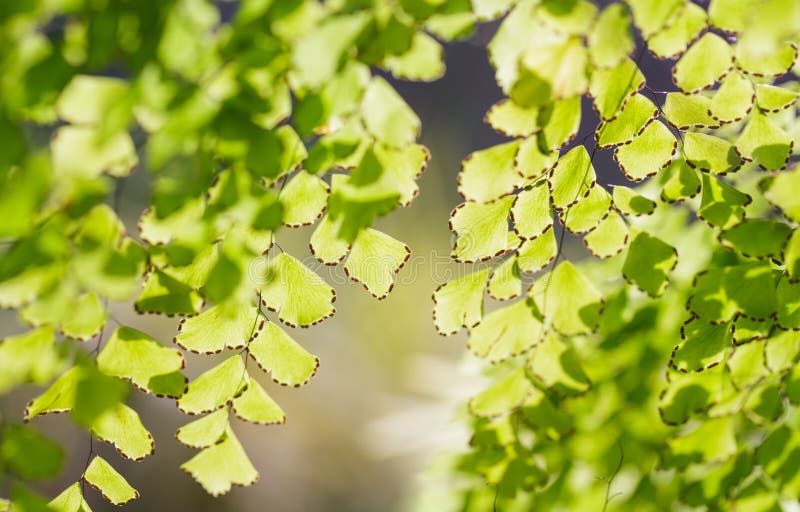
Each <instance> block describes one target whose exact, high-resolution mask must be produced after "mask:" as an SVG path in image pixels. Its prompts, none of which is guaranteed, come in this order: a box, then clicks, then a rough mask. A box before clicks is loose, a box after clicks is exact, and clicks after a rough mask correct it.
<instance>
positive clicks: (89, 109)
mask: <svg viewBox="0 0 800 512" xmlns="http://www.w3.org/2000/svg"><path fill="white" fill-rule="evenodd" d="M128 94H129V92H128V83H127V82H126V81H124V80H120V79H119V78H111V77H104V76H89V75H77V76H75V77H73V78H72V80H70V82H69V84H67V86H66V87H65V88H64V90H63V91H62V92H61V96H59V98H58V103H57V105H56V110H58V115H59V117H60V118H61V119H63V120H64V121H66V122H68V123H74V124H88V125H95V126H103V127H104V128H105V129H106V130H107V131H108V132H113V131H115V130H124V129H125V128H126V127H127V123H128V120H129V119H130V116H131V104H130V97H129V96H128Z"/></svg>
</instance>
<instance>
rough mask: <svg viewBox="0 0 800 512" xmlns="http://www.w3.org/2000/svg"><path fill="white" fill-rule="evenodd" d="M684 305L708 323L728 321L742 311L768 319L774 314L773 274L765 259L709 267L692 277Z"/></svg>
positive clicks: (748, 314) (742, 312)
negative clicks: (691, 288) (763, 260)
mask: <svg viewBox="0 0 800 512" xmlns="http://www.w3.org/2000/svg"><path fill="white" fill-rule="evenodd" d="M687 306H688V307H689V309H690V310H691V311H693V312H694V313H695V314H697V315H699V316H700V318H702V319H703V320H706V321H709V322H718V323H721V322H728V321H730V320H731V319H732V318H733V317H734V315H736V314H737V313H741V314H743V315H747V316H749V317H751V318H756V319H758V318H767V317H769V316H770V315H772V314H773V313H775V308H776V302H775V275H774V272H773V270H772V268H771V267H770V265H769V264H768V263H766V262H754V263H746V264H741V265H735V266H731V267H722V268H712V269H709V270H707V271H705V272H703V273H701V274H699V275H698V276H697V277H696V278H695V284H694V289H693V290H692V293H691V295H690V296H689V302H688V303H687Z"/></svg>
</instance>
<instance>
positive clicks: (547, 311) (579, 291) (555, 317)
mask: <svg viewBox="0 0 800 512" xmlns="http://www.w3.org/2000/svg"><path fill="white" fill-rule="evenodd" d="M529 295H530V296H531V297H533V299H534V300H535V301H536V306H537V307H538V308H539V310H540V311H541V313H542V315H543V316H544V318H545V321H546V322H545V323H546V324H552V326H553V327H554V328H555V329H556V330H557V331H558V332H560V333H561V334H563V335H564V336H574V335H576V334H588V333H590V332H592V331H594V330H595V329H596V328H597V325H598V323H599V321H600V312H601V311H602V309H603V297H602V295H600V292H598V291H597V290H596V289H595V287H594V285H592V283H591V282H590V281H589V280H588V279H586V277H584V276H583V274H581V273H580V272H579V271H578V269H577V268H575V267H574V266H573V265H572V263H570V262H568V261H563V262H561V263H560V264H559V265H558V266H557V267H556V268H555V269H554V270H553V271H552V272H550V273H548V274H545V275H543V276H542V277H541V278H539V279H538V280H537V281H536V282H535V283H534V285H533V287H532V288H531V290H530V292H529Z"/></svg>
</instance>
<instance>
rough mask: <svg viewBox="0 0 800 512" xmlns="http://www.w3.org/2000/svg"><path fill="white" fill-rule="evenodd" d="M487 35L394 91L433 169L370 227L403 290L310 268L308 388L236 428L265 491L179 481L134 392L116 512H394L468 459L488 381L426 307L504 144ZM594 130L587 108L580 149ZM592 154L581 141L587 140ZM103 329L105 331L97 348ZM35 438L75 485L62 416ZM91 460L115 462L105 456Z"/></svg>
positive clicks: (656, 83) (605, 161)
mask: <svg viewBox="0 0 800 512" xmlns="http://www.w3.org/2000/svg"><path fill="white" fill-rule="evenodd" d="M495 29H496V25H484V26H481V27H480V28H479V30H478V32H477V33H476V34H475V35H474V36H473V37H472V38H471V39H469V40H467V41H463V42H459V43H455V44H450V45H448V46H447V47H446V64H447V73H446V75H445V77H444V78H442V79H440V80H438V81H436V82H434V83H428V84H425V83H410V82H398V81H396V80H391V81H392V82H393V84H394V85H395V87H397V89H398V91H399V92H400V93H401V94H402V95H403V97H404V98H405V99H406V101H407V102H408V103H409V104H410V105H411V106H412V108H414V110H415V111H416V112H417V114H418V115H419V116H420V118H421V119H422V126H423V131H422V139H421V141H422V143H423V144H425V145H426V146H427V147H428V148H429V149H430V152H431V155H432V159H431V161H430V165H429V167H428V169H427V171H426V172H425V173H424V174H423V176H422V177H421V179H420V181H419V185H420V188H421V193H420V195H419V197H418V198H417V199H416V200H415V201H414V202H413V203H412V205H411V206H410V207H409V208H405V209H402V210H399V211H396V212H394V213H393V214H391V215H390V216H388V217H387V218H383V219H380V220H379V221H378V224H377V227H378V228H379V229H382V230H384V231H385V232H387V233H389V234H390V235H392V236H394V237H395V238H397V239H399V240H402V241H404V242H406V243H407V244H408V245H409V246H410V247H411V249H412V251H413V256H412V259H411V260H410V261H409V263H408V264H407V265H406V266H405V267H404V268H403V269H402V270H401V271H400V274H399V276H398V281H399V282H398V286H396V287H395V289H394V291H393V292H392V293H391V294H390V295H389V297H388V298H387V299H386V300H383V301H377V300H375V299H373V298H372V297H371V296H370V295H369V294H368V293H367V292H365V291H364V290H363V288H362V287H361V286H360V285H358V284H355V283H347V284H343V283H342V282H341V281H342V279H341V275H342V274H341V269H338V270H337V269H333V270H331V269H330V268H328V267H324V266H319V267H318V268H317V269H318V271H319V272H320V273H321V274H322V275H323V277H325V278H326V279H328V280H329V282H332V283H334V282H335V283H338V284H336V285H335V287H336V289H337V290H336V291H337V295H338V297H337V301H336V307H337V314H336V315H335V316H334V317H333V318H331V319H329V320H327V321H325V322H324V323H322V324H321V325H318V326H315V327H312V328H310V329H289V328H287V330H288V331H289V332H290V334H291V335H292V336H294V337H295V338H296V339H297V340H298V341H299V342H300V343H301V344H302V345H303V346H304V347H305V348H306V349H307V350H309V351H310V352H312V353H314V354H316V355H317V356H319V357H320V359H321V366H320V368H319V371H318V373H317V375H316V376H315V377H314V378H313V379H312V380H311V381H310V382H309V383H308V384H307V385H306V386H304V387H301V388H298V389H293V388H292V389H287V388H283V387H280V386H278V385H277V384H274V383H273V382H272V381H271V380H270V379H269V378H268V377H267V376H266V375H264V374H262V375H261V379H260V381H261V383H262V384H263V385H264V387H265V389H266V390H267V391H268V392H269V393H270V394H271V395H272V396H273V398H275V399H276V400H277V401H278V403H279V404H280V405H281V406H282V407H283V409H284V411H285V412H286V415H287V418H288V419H287V423H286V424H284V425H279V426H268V427H264V426H258V425H251V424H247V423H244V422H241V421H238V420H236V422H235V424H234V428H235V429H236V431H237V434H238V435H239V437H240V439H241V441H242V443H243V445H244V446H245V449H246V451H247V453H248V454H249V455H250V457H251V459H252V461H253V464H254V465H255V466H256V468H257V469H258V470H259V472H260V473H261V479H260V481H259V482H258V483H256V484H255V485H253V486H251V487H248V488H234V489H233V490H232V491H231V492H230V493H229V494H227V495H225V496H222V497H220V498H211V497H209V496H208V495H207V494H206V493H205V492H204V491H203V489H202V488H201V487H200V485H198V484H197V483H195V482H194V481H193V480H192V478H191V477H190V476H189V475H188V474H186V473H184V472H183V471H181V470H180V469H179V465H180V464H181V463H182V462H184V461H186V460H188V459H189V458H191V457H192V456H193V455H194V454H195V453H196V451H195V450H193V449H190V448H186V447H184V446H182V445H180V444H179V443H178V442H177V441H176V440H175V431H176V430H177V428H178V427H180V426H181V425H183V424H184V423H186V422H188V421H189V417H187V416H184V415H182V414H181V413H180V412H179V411H178V409H177V408H176V407H175V404H174V402H173V401H172V400H168V399H158V398H154V397H152V396H145V395H143V394H141V393H138V392H136V391H134V392H133V394H132V400H133V402H134V404H133V406H134V408H135V409H136V410H137V411H139V412H140V414H141V416H142V420H143V421H144V423H145V426H146V427H147V428H149V429H150V430H151V432H152V433H153V435H154V437H155V440H156V453H155V455H153V456H150V457H147V458H146V459H144V461H142V462H137V463H135V462H130V461H124V460H121V459H120V458H119V457H117V456H116V455H110V454H109V456H110V457H111V460H114V464H115V466H116V467H117V468H118V469H119V470H120V471H121V472H122V473H123V474H124V475H125V476H126V477H127V478H128V480H129V482H130V483H131V484H132V485H133V486H134V487H136V488H137V489H138V490H139V492H140V493H141V496H142V497H141V498H140V499H139V500H136V501H134V502H132V503H130V504H129V505H127V506H126V507H125V508H126V510H131V511H165V510H193V511H206V510H209V511H210V510H214V511H225V510H235V511H239V512H247V511H256V510H258V511H265V510H268V511H280V512H295V511H319V512H325V511H337V512H347V511H395V510H404V509H405V508H406V507H407V505H408V504H409V503H410V500H411V499H412V496H413V494H414V492H415V486H416V485H417V484H418V481H419V478H421V477H420V473H421V472H422V470H423V468H424V467H425V464H426V463H427V462H428V461H429V459H430V458H431V457H432V456H433V455H435V453H436V452H438V451H440V450H443V449H445V450H446V449H453V450H459V449H461V448H462V447H464V446H465V444H466V442H467V432H466V429H465V424H463V423H462V422H461V421H459V415H460V414H462V413H463V412H462V411H463V408H464V404H465V402H466V401H467V399H468V398H469V397H470V396H471V395H473V394H475V393H476V392H478V391H479V390H481V389H482V388H483V387H485V382H484V381H483V379H482V377H481V374H480V365H479V364H478V363H477V361H476V360H475V359H473V358H471V357H470V356H469V355H468V354H467V352H466V350H465V342H466V336H465V334H463V333H462V334H459V335H457V336H453V337H451V338H443V337H441V336H439V335H438V334H437V333H436V331H435V329H434V326H433V322H432V320H431V311H432V300H431V293H432V292H433V290H434V289H435V288H436V287H437V286H438V285H439V284H441V283H443V282H444V281H446V280H447V279H448V276H449V275H452V273H453V272H456V271H458V269H457V268H456V267H455V264H453V263H451V262H450V261H449V257H448V255H449V252H450V247H449V242H450V240H451V239H450V233H449V230H448V225H447V219H448V214H449V212H450V210H451V209H452V208H453V207H455V206H456V205H457V204H458V203H459V202H461V200H460V197H459V196H458V194H457V192H456V174H457V173H458V171H459V169H460V165H461V160H462V159H463V158H464V157H465V156H466V155H467V154H468V153H470V152H471V151H474V150H476V149H481V148H484V147H487V146H490V145H493V144H496V143H498V142H500V141H502V137H501V136H500V135H498V134H496V133H495V132H493V131H492V130H491V129H490V128H489V127H488V126H487V125H485V124H484V123H483V121H482V120H483V116H484V114H485V112H486V110H487V109H488V108H489V107H490V106H491V105H492V104H493V103H495V102H497V101H499V100H500V99H501V98H502V96H503V95H502V92H501V91H500V90H499V88H498V87H497V85H496V84H495V80H494V74H493V71H492V68H491V67H490V65H489V62H488V59H487V55H486V48H485V46H486V44H487V43H488V41H489V40H490V39H491V36H492V34H493V33H494V31H495ZM642 60H643V66H642V67H643V68H644V71H645V72H646V73H648V77H649V80H650V83H651V84H653V85H652V86H653V87H654V88H655V87H660V88H661V90H668V89H671V84H670V82H669V79H668V75H666V74H665V73H664V72H663V71H661V69H664V66H663V65H659V64H655V63H654V61H652V60H651V59H650V57H649V56H643V59H642ZM648 68H649V69H648ZM659 68H660V69H659ZM387 78H389V77H387ZM596 123H597V119H596V117H595V116H594V113H593V112H592V111H591V107H590V106H589V103H586V104H585V105H584V126H583V127H582V129H581V131H580V134H579V137H582V136H583V134H585V133H588V130H590V129H593V127H594V126H595V125H596ZM591 143H592V140H591V139H589V140H588V141H587V142H586V144H591ZM596 165H597V169H598V175H599V177H600V181H601V183H603V184H604V185H606V186H608V185H610V184H614V183H623V182H624V178H623V177H622V175H621V174H620V173H619V172H618V171H617V168H616V165H615V164H614V163H613V161H612V160H611V157H610V152H602V153H599V154H598V156H597V161H596ZM150 185H151V183H150V177H149V176H148V175H147V173H146V172H145V171H141V170H140V171H137V172H136V173H134V174H133V175H132V176H131V177H130V178H128V179H127V180H126V183H125V188H124V192H123V194H122V196H121V201H120V203H119V211H120V214H121V216H122V218H123V220H124V221H125V222H126V224H127V226H128V227H129V231H130V232H132V233H135V226H136V221H137V219H138V217H139V215H140V213H141V211H142V210H143V209H144V208H145V205H146V204H147V203H148V202H149V193H150ZM312 229H313V228H301V229H295V230H288V229H287V230H284V231H283V232H281V233H280V234H279V235H278V240H279V242H280V244H281V246H282V247H283V249H285V250H287V251H288V252H290V253H291V254H292V255H294V256H295V257H298V258H300V259H305V258H310V257H311V255H310V253H309V250H308V245H307V244H308V238H309V236H310V234H311V230H312ZM580 247H582V244H574V245H573V244H571V245H570V246H569V247H568V248H567V249H568V250H569V251H570V252H572V253H573V256H576V257H579V253H578V251H580ZM320 267H321V268H320ZM331 272H334V273H336V275H331V274H330V273H331ZM112 311H113V314H114V316H115V317H116V318H117V319H118V320H119V321H121V322H122V323H124V324H127V325H130V326H133V327H135V328H137V329H140V330H142V331H144V332H146V333H148V334H150V335H151V336H153V337H155V338H157V339H159V340H161V341H162V342H163V343H165V344H169V343H171V340H172V338H173V336H174V335H175V328H176V324H177V320H176V319H173V318H166V317H159V316H155V315H144V316H141V315H137V314H136V313H135V312H134V311H133V308H132V307H130V305H129V304H119V305H117V307H116V308H114V309H113V310H112ZM114 327H115V326H114V325H113V323H111V324H109V325H108V326H107V332H106V336H107V335H108V334H109V332H110V329H113V328H114ZM20 330H21V327H20V326H19V325H18V324H17V322H16V318H15V315H14V314H13V313H10V312H2V313H0V335H3V336H5V335H8V334H13V333H18V332H20ZM90 343H93V342H90ZM222 357H225V354H221V355H220V356H218V357H216V358H215V357H210V356H197V355H194V354H187V363H188V367H187V371H186V373H187V375H188V376H189V378H190V379H191V378H194V377H195V376H197V375H198V374H199V373H201V372H202V371H204V370H205V369H207V368H209V367H211V366H212V365H213V364H215V362H216V361H218V360H219V358H222ZM40 392H41V391H40V390H38V389H35V388H33V387H31V388H28V389H24V390H23V391H22V392H19V393H16V394H12V395H10V396H6V397H4V398H3V399H2V401H0V411H1V412H2V414H3V416H4V417H6V418H11V419H13V420H15V421H16V420H18V419H19V418H21V415H22V410H23V408H24V406H25V404H26V403H27V401H28V400H30V399H31V398H32V397H33V396H36V395H37V394H38V393H40ZM36 426H37V427H38V428H40V429H41V430H43V431H44V432H46V433H48V434H50V435H51V436H53V437H54V438H55V439H57V440H58V441H60V442H61V444H62V446H64V447H65V448H66V449H67V452H68V465H67V467H66V468H65V470H64V471H63V473H62V478H61V479H60V481H56V482H52V483H50V484H48V485H45V486H41V487H40V488H39V490H40V491H42V492H43V493H45V494H46V495H49V496H55V495H56V494H57V493H58V492H60V491H61V490H62V489H63V488H65V487H66V486H67V485H69V484H71V483H72V482H74V481H75V480H77V479H78V478H79V477H80V474H81V472H82V470H83V467H84V465H85V462H86V457H87V454H88V453H89V452H88V450H89V439H88V437H87V435H86V433H85V432H82V431H80V430H78V429H77V428H76V427H75V426H74V425H73V424H72V422H71V421H70V419H69V418H68V417H67V416H66V415H49V416H45V417H42V418H37V420H36ZM97 445H98V443H95V449H97ZM98 451H99V454H100V455H103V454H108V452H109V451H111V452H113V450H112V449H111V448H109V447H107V446H105V445H101V446H100V447H99V450H98ZM87 499H88V501H89V503H90V505H91V507H92V509H93V510H95V511H102V510H111V509H113V508H114V507H112V506H111V505H109V504H108V503H107V502H105V501H104V500H102V498H100V496H99V494H97V493H95V492H93V491H89V490H87Z"/></svg>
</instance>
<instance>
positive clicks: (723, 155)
mask: <svg viewBox="0 0 800 512" xmlns="http://www.w3.org/2000/svg"><path fill="white" fill-rule="evenodd" d="M683 154H684V156H685V157H686V163H688V164H689V165H690V166H691V167H693V168H695V169H698V170H700V171H703V172H710V173H711V174H717V175H723V174H727V173H729V172H734V171H736V170H738V169H739V168H740V167H741V166H742V159H741V157H740V156H739V153H738V152H737V151H736V148H735V147H734V146H733V144H731V143H730V142H728V141H727V140H725V139H723V138H720V137H716V136H714V135H707V134H705V133H687V134H686V135H684V137H683Z"/></svg>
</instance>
